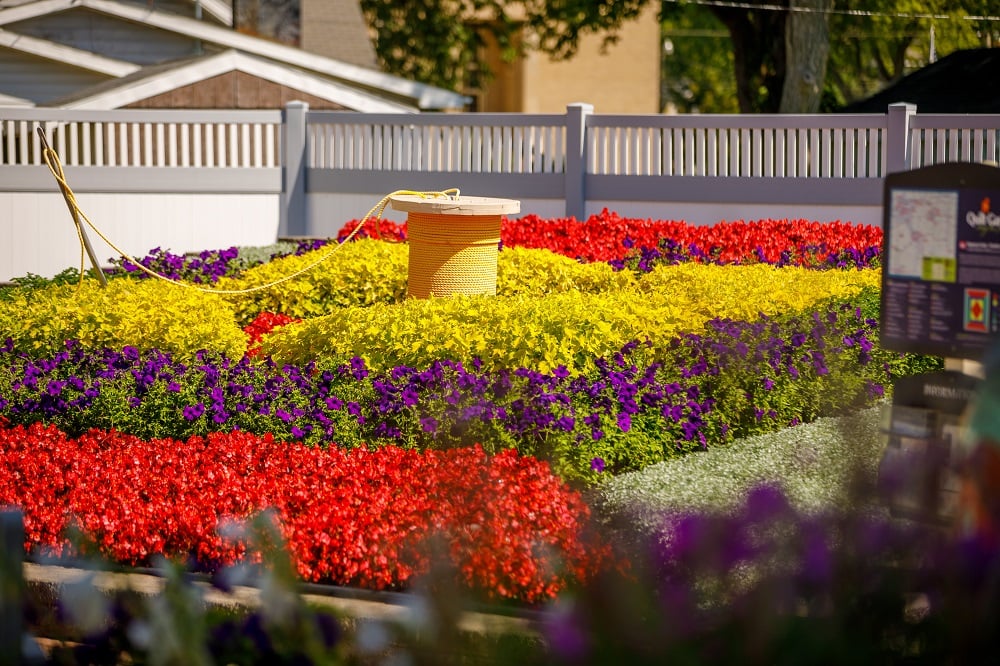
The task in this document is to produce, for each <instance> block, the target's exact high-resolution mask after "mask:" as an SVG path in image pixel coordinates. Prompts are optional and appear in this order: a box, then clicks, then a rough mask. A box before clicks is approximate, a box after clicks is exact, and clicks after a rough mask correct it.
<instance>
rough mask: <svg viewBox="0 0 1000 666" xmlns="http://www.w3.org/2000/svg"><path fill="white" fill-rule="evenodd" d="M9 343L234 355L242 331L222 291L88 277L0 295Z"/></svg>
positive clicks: (37, 348) (0, 329) (1, 324)
mask: <svg viewBox="0 0 1000 666" xmlns="http://www.w3.org/2000/svg"><path fill="white" fill-rule="evenodd" d="M8 336H9V337H11V338H13V340H14V346H15V349H18V350H20V351H25V352H32V353H55V352H57V351H59V350H61V349H64V343H65V341H66V340H79V341H80V343H81V344H82V345H84V346H85V347H88V348H100V347H105V346H107V347H116V348H121V347H123V346H125V345H133V346H135V347H138V348H140V349H154V348H155V349H160V350H162V351H165V352H171V353H174V354H175V355H177V356H178V357H180V358H188V357H192V356H193V355H194V353H195V352H196V351H198V350H199V349H211V350H214V351H219V352H222V353H225V354H228V355H230V356H235V357H240V356H242V355H243V353H244V351H245V350H246V335H245V334H244V333H243V331H242V330H240V327H239V326H238V325H237V323H236V317H235V313H234V312H233V309H232V308H231V307H230V306H229V304H228V303H226V302H225V301H224V300H223V299H222V298H221V297H219V296H217V295H213V294H206V293H203V292H200V291H196V290H194V289H185V288H183V287H178V286H176V285H172V284H169V283H167V282H162V281H160V280H125V279H119V280H111V281H109V282H108V286H107V287H106V288H102V287H101V286H100V285H99V284H98V283H97V282H96V281H95V280H85V281H84V282H83V284H82V286H80V287H79V288H78V287H77V286H76V285H62V286H54V287H49V288H46V289H37V290H33V291H32V292H31V295H30V298H29V297H25V298H17V299H14V300H12V301H0V339H4V338H7V337H8Z"/></svg>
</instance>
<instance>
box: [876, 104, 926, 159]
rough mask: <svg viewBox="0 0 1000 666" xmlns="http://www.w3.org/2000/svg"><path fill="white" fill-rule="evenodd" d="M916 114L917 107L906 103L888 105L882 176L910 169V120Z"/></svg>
mask: <svg viewBox="0 0 1000 666" xmlns="http://www.w3.org/2000/svg"><path fill="white" fill-rule="evenodd" d="M916 112H917V107H916V106H915V105H913V104H907V103H906V102H896V103H894V104H890V105H889V127H888V130H887V131H886V138H885V153H886V160H885V161H886V164H885V173H884V174H882V175H883V176H885V175H886V174H890V173H895V172H898V171H908V170H909V169H910V167H911V164H912V162H911V160H912V155H910V118H912V117H913V114H914V113H916Z"/></svg>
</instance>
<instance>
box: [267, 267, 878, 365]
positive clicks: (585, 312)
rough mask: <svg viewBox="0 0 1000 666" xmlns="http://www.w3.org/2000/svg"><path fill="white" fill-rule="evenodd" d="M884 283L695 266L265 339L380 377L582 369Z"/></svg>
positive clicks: (850, 276)
mask: <svg viewBox="0 0 1000 666" xmlns="http://www.w3.org/2000/svg"><path fill="white" fill-rule="evenodd" d="M675 268H678V269H680V270H674V269H675ZM878 275H879V273H878V270H877V269H871V270H866V271H850V272H838V271H825V272H819V271H812V272H810V271H808V270H805V269H798V268H793V269H791V268H780V269H779V268H771V267H768V266H746V267H736V266H727V267H718V266H706V265H699V264H688V265H684V266H678V267H670V268H667V269H663V270H660V271H656V272H655V273H651V274H650V275H649V276H647V277H648V278H649V279H648V280H647V279H643V280H640V285H639V287H629V288H623V289H619V290H617V291H606V292H603V293H585V292H582V291H577V290H568V291H564V292H562V293H553V294H550V295H548V296H547V297H545V298H538V297H537V296H536V295H535V294H532V293H530V292H525V293H521V294H516V295H513V296H497V297H495V298H494V297H482V296H479V297H468V296H456V297H450V298H436V299H425V300H415V299H411V300H406V301H403V302H400V303H397V304H377V305H375V306H371V307H366V308H346V309H343V310H342V311H340V312H337V313H335V314H332V315H327V316H324V317H320V318H317V319H312V320H309V321H306V322H303V323H302V324H298V325H295V326H289V327H286V328H284V329H280V330H279V331H277V332H275V333H274V334H272V335H271V336H268V337H267V338H266V339H265V344H264V351H265V352H267V353H271V354H272V355H274V356H275V358H276V359H278V360H279V361H281V362H291V363H303V362H305V361H308V360H310V359H313V358H317V357H327V356H330V357H333V358H335V359H339V360H343V361H346V360H347V359H349V358H350V357H352V356H361V357H363V358H364V359H365V360H366V361H367V362H368V363H369V365H371V366H372V367H375V368H380V369H387V368H390V367H392V366H394V365H399V364H404V365H411V366H420V365H424V364H426V363H428V362H430V361H431V360H433V359H435V358H451V359H456V360H461V361H463V362H468V361H470V360H471V359H472V358H475V357H478V358H479V359H480V360H481V361H482V362H483V363H484V365H485V366H487V367H490V368H499V367H508V368H511V367H519V366H529V367H534V368H537V369H539V370H543V371H545V370H551V369H553V368H555V367H556V366H559V365H565V366H567V367H568V368H570V369H574V368H577V369H578V368H581V367H583V366H585V365H586V364H587V363H589V362H590V360H591V359H592V358H593V357H594V356H605V355H608V354H611V353H614V352H615V351H617V350H619V349H620V348H621V347H622V345H624V344H625V343H627V342H630V341H631V340H636V339H638V340H645V339H647V338H648V339H649V340H651V341H652V342H653V344H654V347H655V346H657V345H659V344H665V343H666V342H667V341H669V340H670V339H671V338H672V337H674V336H676V335H678V334H680V333H684V332H698V331H700V330H702V329H703V327H704V324H705V322H706V321H708V320H709V319H712V318H714V317H722V318H734V319H744V320H753V319H756V318H757V316H758V314H759V313H765V314H772V315H773V314H782V313H790V312H797V311H801V310H805V309H808V308H809V307H810V306H812V305H814V304H815V303H817V302H819V301H821V300H826V299H829V298H845V297H848V296H850V295H851V294H854V293H857V292H858V291H860V290H861V289H862V288H863V287H864V286H868V285H877V284H878V282H879V278H878Z"/></svg>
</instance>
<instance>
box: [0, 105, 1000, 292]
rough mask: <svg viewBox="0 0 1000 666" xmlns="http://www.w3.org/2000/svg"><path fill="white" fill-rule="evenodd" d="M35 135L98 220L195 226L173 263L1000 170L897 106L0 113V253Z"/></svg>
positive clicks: (988, 152)
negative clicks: (396, 206)
mask: <svg viewBox="0 0 1000 666" xmlns="http://www.w3.org/2000/svg"><path fill="white" fill-rule="evenodd" d="M36 127H42V128H43V130H44V132H45V135H46V137H47V140H48V141H49V143H50V145H52V147H53V148H54V149H55V150H56V152H57V153H58V154H59V155H60V158H61V159H62V161H63V163H64V165H65V166H66V174H67V178H68V179H69V181H70V183H71V185H72V186H73V187H74V190H75V191H76V192H77V193H78V194H80V195H81V196H83V197H85V198H86V196H87V195H93V197H92V200H93V201H94V202H96V203H94V204H93V205H95V206H97V210H98V214H99V215H100V216H103V217H104V218H106V217H108V216H111V217H114V216H119V217H122V216H124V215H126V214H128V215H130V216H131V217H132V218H135V217H138V218H139V219H141V220H142V221H143V224H144V226H148V227H150V228H152V229H154V230H155V229H167V228H173V227H176V226H177V224H178V217H179V216H187V217H198V216H202V217H204V218H206V219H203V220H201V221H193V222H191V226H192V229H191V231H190V232H184V234H188V235H186V236H184V235H182V236H183V238H185V239H186V238H189V237H191V240H184V241H183V242H181V241H176V243H175V245H176V246H175V248H174V249H175V251H180V250H183V249H198V244H199V243H202V242H207V241H205V240H204V238H205V234H206V233H207V231H208V230H211V229H216V230H221V229H223V228H225V229H227V233H233V230H239V229H240V228H241V225H242V226H251V227H253V228H255V229H256V231H254V234H253V236H254V238H259V237H261V236H262V235H268V234H271V235H322V236H328V235H332V234H333V233H335V232H336V231H337V230H338V229H339V227H340V225H342V224H343V223H344V222H346V221H347V220H349V219H352V218H355V217H357V216H359V215H361V214H363V212H364V211H366V210H367V209H368V208H369V207H370V206H369V204H371V203H372V202H373V198H374V200H375V201H377V200H378V199H377V197H381V196H382V195H384V194H385V193H387V192H391V191H394V190H398V189H419V190H440V189H445V188H448V187H458V188H459V189H461V190H462V192H463V193H470V194H480V195H487V196H497V197H509V198H516V199H519V200H521V202H522V212H523V213H529V212H536V213H539V214H540V215H566V216H573V217H577V218H579V219H582V218H585V217H586V216H587V215H589V214H592V213H594V212H599V211H600V210H601V209H602V208H605V207H608V208H611V209H613V210H617V211H618V212H620V213H621V214H623V215H631V216H638V217H672V218H674V219H687V220H689V221H694V222H696V223H702V222H706V221H717V220H719V219H734V217H742V218H744V219H758V218H759V217H762V216H784V217H787V216H790V215H796V216H801V217H810V216H811V217H812V219H820V218H819V216H820V214H821V213H823V214H827V216H829V215H835V211H846V212H843V213H840V214H839V215H836V216H838V217H843V218H844V219H851V218H852V217H854V218H858V217H865V216H867V219H863V220H860V221H866V222H875V223H877V222H878V221H879V220H880V219H881V217H880V210H881V208H880V207H881V199H882V179H883V178H884V177H885V176H886V175H887V174H888V173H891V172H895V171H902V170H906V169H909V168H913V167H919V166H927V165H930V164H937V163H941V162H946V161H993V162H1000V115H957V114H955V115H922V114H918V113H917V110H916V109H915V108H914V107H913V106H912V105H905V104H895V105H892V106H890V107H889V108H888V109H887V113H885V114H865V115H693V116H669V115H599V114H594V113H593V112H592V107H590V106H589V105H586V104H574V105H570V106H569V107H567V109H566V113H564V114H477V113H427V114H418V115H412V114H405V115H403V114H364V113H354V112H333V111H310V110H309V109H308V106H307V105H305V104H303V103H301V102H292V103H290V104H289V105H287V106H286V107H285V108H284V109H280V110H265V111H247V110H226V111H220V110H202V111H196V110H195V111H189V110H115V111H75V110H60V109H21V108H0V213H2V212H3V211H12V213H11V214H10V215H9V217H0V223H2V224H4V225H16V226H17V231H15V232H12V234H13V235H12V238H13V239H14V240H13V241H11V242H10V243H9V246H13V245H15V244H20V245H22V246H23V244H24V243H30V242H33V241H32V237H31V236H30V234H28V233H27V232H25V231H24V230H25V229H31V228H35V227H37V228H44V226H45V225H44V224H42V223H39V222H38V219H39V218H40V217H41V216H54V215H56V213H55V212H54V211H55V210H56V209H57V208H58V205H61V199H60V198H59V195H58V191H57V188H56V186H55V183H54V182H53V180H52V177H51V174H49V173H48V170H47V169H46V168H45V166H44V163H43V161H42V149H41V142H40V139H39V138H38V136H37V135H36V130H35V128H36ZM42 193H47V194H42ZM28 194H31V197H26V196H25V195H28ZM99 194H100V195H106V196H105V197H104V198H103V199H102V198H100V197H98V196H97V195H99ZM126 196H129V197H132V199H126V198H123V197H126ZM38 197H43V199H42V200H44V201H46V203H45V205H44V206H40V205H38V203H37V202H38V201H39V199H38ZM45 197H50V198H51V199H52V201H55V202H57V204H52V203H51V202H49V200H48V199H47V198H45ZM136 197H138V198H136ZM133 199H134V200H133ZM251 199H253V203H247V202H248V201H250V200H251ZM122 201H130V202H131V203H130V204H129V205H128V206H124V204H121V202H122ZM178 202H181V203H180V204H179V203H178ZM823 207H826V208H825V209H824V208H823ZM124 210H127V211H128V212H127V213H126V212H123V211H124ZM135 211H141V213H138V214H137V213H136V212H135ZM816 211H820V212H816ZM272 218H273V219H272ZM95 219H96V217H95ZM265 220H271V221H265ZM121 224H122V225H123V227H124V226H126V223H125V221H121ZM128 224H130V225H132V227H134V226H135V219H130V220H129V221H128ZM132 227H128V228H129V229H131V228H132ZM267 229H273V232H269V231H266V230H267ZM2 233H3V229H2V228H0V234H2ZM177 233H178V234H180V233H181V232H177ZM220 233H221V232H220ZM237 235H238V234H237ZM2 237H3V236H0V238H2ZM154 237H156V235H155V234H152V235H150V234H149V233H146V235H143V236H141V238H142V240H140V237H139V236H138V235H137V236H136V237H135V240H134V242H135V243H137V244H138V243H145V242H148V241H147V240H146V239H148V238H154ZM198 239H201V240H198ZM249 240H251V239H250V238H249V237H248V238H242V237H237V238H234V239H233V243H237V244H238V243H241V242H244V241H247V242H248V241H249ZM165 242H166V241H165ZM165 242H164V243H165ZM164 243H154V245H157V244H159V245H163V244H164ZM192 246H193V247H192ZM149 247H152V245H149V246H147V247H145V248H141V251H144V250H146V249H148V248H149ZM202 247H205V246H204V245H202ZM10 252H11V256H14V255H16V256H17V257H22V256H23V255H24V253H23V251H21V250H18V251H14V250H10ZM2 261H3V256H2V253H0V262H2ZM0 272H4V273H5V272H6V271H0ZM4 277H5V276H4V275H0V279H4Z"/></svg>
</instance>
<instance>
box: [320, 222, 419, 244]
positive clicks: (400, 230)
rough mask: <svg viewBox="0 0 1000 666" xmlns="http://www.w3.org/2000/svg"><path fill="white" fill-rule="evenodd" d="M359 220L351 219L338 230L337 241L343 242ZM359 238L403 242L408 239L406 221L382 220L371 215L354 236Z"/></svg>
mask: <svg viewBox="0 0 1000 666" xmlns="http://www.w3.org/2000/svg"><path fill="white" fill-rule="evenodd" d="M358 223H359V220H350V221H349V222H347V223H346V224H344V226H343V227H341V228H340V231H339V232H337V242H338V243H343V242H344V239H346V238H347V237H348V236H350V235H351V233H352V232H353V231H354V229H355V228H357V226H358ZM354 238H355V239H357V238H379V239H381V240H388V241H396V242H399V243H402V242H403V241H405V240H406V222H403V223H401V224H400V223H396V222H393V221H392V220H382V219H377V218H374V217H370V218H368V219H367V220H365V223H364V225H362V227H361V229H360V230H359V231H358V233H357V234H356V235H355V236H354Z"/></svg>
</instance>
